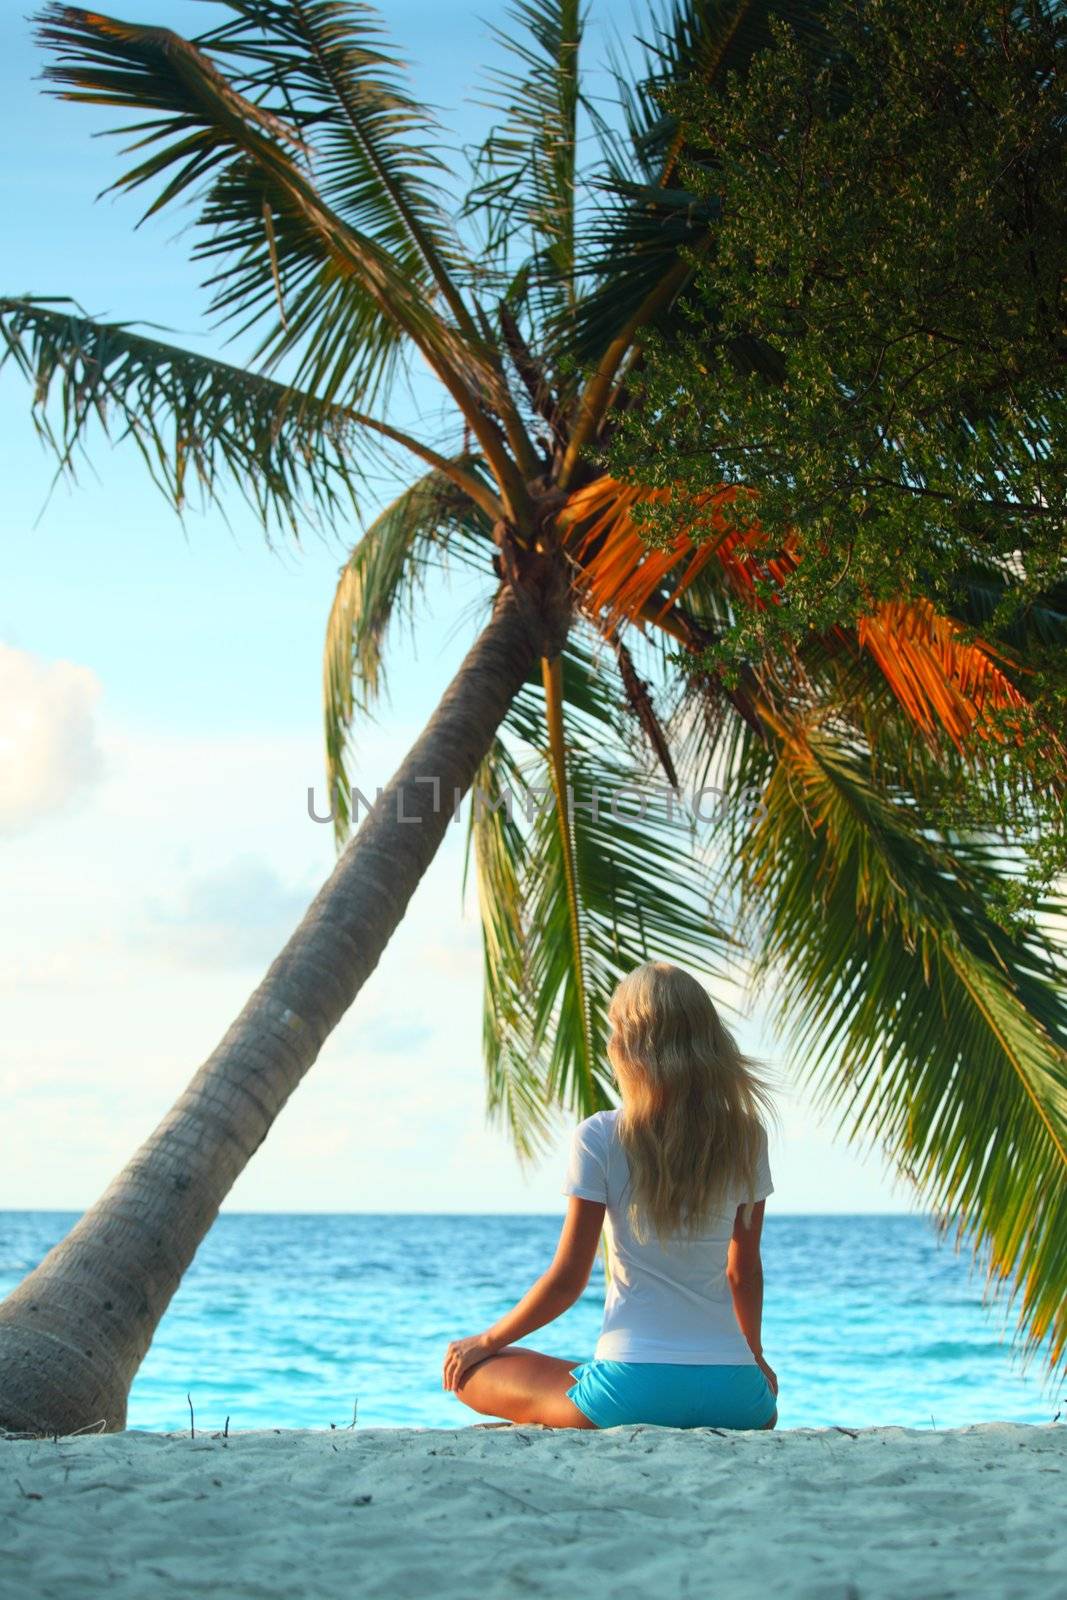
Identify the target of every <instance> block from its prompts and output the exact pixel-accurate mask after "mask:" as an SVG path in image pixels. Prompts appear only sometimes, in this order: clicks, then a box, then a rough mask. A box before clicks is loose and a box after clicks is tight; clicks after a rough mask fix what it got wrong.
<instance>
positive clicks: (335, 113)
mask: <svg viewBox="0 0 1067 1600" xmlns="http://www.w3.org/2000/svg"><path fill="white" fill-rule="evenodd" d="M240 9H241V13H242V14H241V19H240V21H238V22H234V23H231V24H228V25H226V26H225V27H224V28H223V29H222V30H220V34H219V36H216V35H215V34H207V35H205V36H204V38H203V39H201V40H188V39H184V38H182V37H181V36H180V35H178V34H175V33H173V32H172V31H170V30H169V29H161V28H150V27H140V26H137V25H135V24H132V23H124V22H120V21H118V20H117V19H115V18H111V17H106V16H102V15H100V14H99V13H97V12H89V11H85V10H82V9H81V8H80V7H76V6H68V5H61V4H51V5H49V6H47V7H46V8H45V10H44V11H43V13H42V14H41V20H40V23H39V27H38V38H39V40H40V42H41V43H42V44H44V45H45V46H46V47H48V48H49V49H50V50H51V51H52V52H53V54H54V56H55V62H54V64H53V65H51V66H49V67H48V68H46V70H45V77H46V78H47V79H48V80H49V81H50V82H52V83H55V84H58V85H61V86H62V88H60V89H59V90H57V92H58V93H60V94H62V95H65V96H66V97H67V98H70V99H74V100H79V101H84V102H87V103H89V104H94V105H114V106H123V107H129V108H132V109H133V110H135V111H137V112H139V113H141V116H142V120H141V121H139V122H137V123H135V124H133V125H131V126H129V127H127V128H124V129H118V130H115V131H117V132H122V133H132V134H134V135H135V136H136V137H135V139H134V142H133V144H132V145H130V146H128V147H127V148H128V149H136V150H144V149H145V148H149V149H150V150H151V153H150V154H149V155H147V156H145V157H144V159H142V160H141V161H140V162H139V163H138V164H137V165H136V166H134V167H133V168H131V169H130V170H128V171H127V172H125V173H124V174H123V175H122V176H121V177H120V178H119V179H118V180H117V182H116V184H114V185H113V186H112V187H114V188H120V189H134V188H138V187H140V186H141V185H143V184H146V183H149V182H153V181H157V180H159V181H161V182H162V187H161V188H160V189H158V191H157V193H156V195H155V197H154V199H153V201H152V202H151V204H150V206H149V211H148V213H147V214H151V213H152V212H154V211H157V210H159V209H160V208H162V207H163V206H166V205H169V204H173V203H174V202H175V201H176V200H178V199H180V198H190V197H192V198H194V199H195V200H198V201H199V209H198V216H197V222H198V225H199V226H200V228H201V229H204V230H206V232H207V237H206V238H204V239H202V240H201V242H200V243H199V244H198V245H197V246H196V247H195V249H194V252H193V253H194V257H195V258H196V259H203V260H211V261H213V262H214V263H215V270H214V272H213V274H212V276H211V277H210V278H209V280H208V283H209V286H210V287H211V288H212V290H213V301H212V304H213V307H214V309H215V311H216V312H217V314H218V315H219V316H220V317H222V318H225V319H233V318H241V319H243V321H242V322H241V324H240V327H239V329H238V331H239V332H240V331H243V330H244V329H246V328H248V327H250V326H253V325H259V324H262V322H263V319H264V318H265V317H268V318H269V319H270V322H269V326H268V328H267V331H266V333H265V334H264V336H263V339H262V341H261V344H260V346H259V347H258V349H257V351H256V355H255V358H254V359H259V358H260V357H262V358H264V359H266V360H268V361H271V360H273V361H276V360H278V359H279V358H280V357H281V356H282V355H283V354H285V353H287V352H289V351H291V350H293V349H294V348H295V347H298V346H299V347H300V348H301V349H302V350H303V356H302V358H301V360H300V362H299V365H298V367H297V370H296V372H295V374H294V381H295V382H297V383H301V384H303V385H305V386H307V387H311V388H314V389H315V390H316V392H317V393H319V394H320V395H321V396H322V397H323V398H324V399H327V400H336V399H338V398H343V399H345V400H348V401H351V402H352V403H359V402H360V397H365V396H366V395H367V394H368V393H370V392H372V391H373V390H374V389H376V388H377V387H378V386H379V385H380V383H381V382H382V381H383V377H384V375H385V374H387V373H388V372H389V371H390V370H391V361H392V359H393V358H394V357H395V356H396V355H397V354H398V353H399V352H400V350H401V349H402V348H403V345H404V342H405V340H411V341H413V342H414V344H415V345H416V346H417V347H418V348H419V349H420V350H421V351H422V353H423V355H424V356H426V358H427V359H428V360H429V361H430V362H431V365H433V366H434V367H435V370H437V371H438V373H439V375H441V376H442V377H446V378H447V380H448V381H449V382H450V383H451V385H452V387H453V390H454V391H458V390H461V389H463V388H464V387H468V388H469V387H476V386H477V385H478V383H479V382H480V380H481V377H482V376H483V374H482V373H481V372H480V371H479V363H478V360H477V356H476V354H475V353H474V352H473V351H472V350H471V349H470V348H469V347H468V346H467V344H466V342H465V340H464V339H462V338H461V337H460V335H459V333H458V332H457V330H456V329H455V328H454V327H453V326H450V325H449V324H447V323H446V322H445V321H444V320H443V319H442V317H441V316H440V315H439V313H438V311H437V309H436V308H435V306H434V304H433V291H434V290H435V289H436V285H435V283H434V281H433V278H432V274H431V272H430V270H429V266H428V263H427V259H426V254H425V246H424V240H423V239H422V238H421V236H420V237H416V236H415V235H413V233H412V230H411V225H410V224H411V220H412V218H414V219H416V220H417V221H419V222H424V223H425V226H426V229H427V230H429V228H430V213H431V210H432V206H433V200H432V196H431V193H430V190H429V188H428V186H426V185H422V186H421V187H420V186H419V185H418V184H417V183H416V182H415V180H414V179H412V180H411V181H406V180H402V179H401V178H400V175H399V174H400V166H401V164H402V163H404V162H407V161H409V160H415V159H418V158H417V156H416V151H417V146H418V138H417V132H416V130H417V127H418V125H419V122H420V115H421V114H420V112H419V110H418V108H416V107H415V106H414V104H413V103H412V102H410V101H407V100H405V99H404V98H403V97H402V96H401V95H400V94H399V91H398V89H397V86H396V84H395V81H394V79H395V70H394V69H395V63H394V62H392V61H391V60H390V59H389V58H387V57H386V56H385V55H384V53H383V52H382V51H381V50H378V49H376V48H375V46H376V42H377V36H376V32H375V28H374V25H373V24H372V23H370V22H369V20H368V16H369V14H368V13H367V12H365V11H364V10H362V8H356V7H351V8H349V7H346V8H344V10H343V12H342V11H336V12H335V16H334V18H333V20H332V22H331V21H330V19H329V18H328V17H327V16H325V15H324V14H323V13H322V9H321V7H319V6H314V5H309V6H305V7H303V8H298V7H293V6H289V5H280V4H275V3H273V0H247V3H244V4H242V5H241V7H240ZM327 10H329V8H327ZM298 12H299V15H300V17H301V18H302V19H303V21H304V23H305V24H307V22H308V18H309V17H310V15H311V13H312V12H314V13H315V14H316V20H317V22H318V25H319V28H320V32H321V33H322V34H323V36H324V38H326V43H325V44H324V46H323V54H321V55H319V56H318V57H314V58H312V55H311V54H310V53H309V52H308V51H307V50H306V49H304V48H301V49H295V48H294V45H295V44H296V43H297V41H296V40H295V39H294V28H295V27H296V25H297V16H298ZM209 47H217V48H218V49H219V50H220V51H225V52H226V53H228V54H229V56H230V58H231V59H232V60H233V61H234V62H235V63H236V68H237V70H236V73H235V77H234V79H233V80H232V81H231V79H230V78H228V77H227V76H226V75H225V74H224V73H223V72H222V71H221V70H220V69H219V67H218V66H217V65H216V64H215V61H214V60H213V59H212V57H211V55H209V54H208V49H209ZM297 62H299V63H300V65H299V67H297V65H296V63H297ZM282 67H286V68H287V69H292V77H291V79H290V78H289V77H287V76H286V74H285V73H284V72H282V70H281V69H282ZM331 69H332V71H333V75H334V78H337V79H341V80H342V81H343V83H344V87H345V88H346V89H347V90H348V91H349V100H348V101H347V102H346V103H345V104H346V105H348V104H350V102H351V98H352V95H353V94H356V95H357V98H359V99H360V101H361V108H362V113H363V118H362V122H361V125H360V133H361V135H362V144H361V143H360V140H359V139H357V138H356V136H355V133H354V131H353V129H352V127H351V125H350V124H349V123H347V122H346V121H345V110H344V107H341V108H339V107H338V102H337V87H336V84H335V83H334V82H333V81H332V80H331ZM345 74H346V75H347V76H344V75H345ZM242 88H244V89H246V90H247V91H248V92H247V93H242V92H241V90H242ZM329 94H332V95H333V96H334V98H333V100H332V101H330V100H328V98H327V97H328V95H329ZM256 95H259V96H260V98H259V99H256V98H255V96H256ZM322 122H325V126H324V127H323V128H322V129H321V132H322V134H323V138H324V150H323V152H322V165H323V168H324V172H323V179H322V183H323V187H322V188H320V187H319V186H318V183H317V181H316V180H317V177H318V165H319V152H318V151H317V150H316V149H315V148H314V147H313V146H312V144H311V143H309V136H312V137H315V136H317V131H318V125H319V124H320V123H322ZM346 136H347V142H346ZM357 147H358V148H357ZM420 165H422V166H423V167H425V165H426V157H425V154H423V155H422V156H421V160H420ZM397 184H400V185H401V189H402V193H403V196H404V197H405V199H406V200H407V201H408V209H407V212H406V213H403V212H402V208H401V207H400V206H399V205H398V196H397V191H396V186H397ZM328 196H329V197H328ZM331 200H332V201H333V203H332V204H331ZM338 205H341V206H342V207H343V213H342V211H341V210H338V209H337V208H336V207H337V206H338ZM327 330H328V331H327ZM454 397H455V394H454ZM473 409H475V408H473V407H472V410H473Z"/></svg>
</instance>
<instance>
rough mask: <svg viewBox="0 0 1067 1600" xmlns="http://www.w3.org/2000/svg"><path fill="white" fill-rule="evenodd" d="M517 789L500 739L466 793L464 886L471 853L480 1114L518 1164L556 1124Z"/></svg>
mask: <svg viewBox="0 0 1067 1600" xmlns="http://www.w3.org/2000/svg"><path fill="white" fill-rule="evenodd" d="M522 792H523V777H522V772H521V769H520V767H519V764H518V762H517V761H516V759H515V757H514V756H513V754H512V753H511V751H510V750H509V748H508V746H507V744H506V743H505V742H504V740H503V739H501V738H500V737H499V735H498V736H497V737H496V738H495V739H494V741H493V746H492V749H491V750H490V751H489V754H488V755H487V756H486V758H485V761H484V762H483V763H482V765H481V767H480V768H479V771H478V774H477V776H476V778H475V782H474V785H473V788H472V804H471V810H470V815H469V823H468V830H467V852H466V859H465V864H464V874H463V884H464V890H465V889H466V883H467V874H468V869H469V866H470V861H471V856H472V853H473V857H474V861H475V866H476V875H477V886H478V904H479V911H480V915H481V923H482V947H483V952H484V959H485V969H484V971H485V977H484V983H483V1022H482V1045H483V1055H484V1061H485V1082H486V1114H487V1118H488V1120H489V1121H490V1122H495V1123H497V1124H499V1125H501V1126H503V1127H504V1128H505V1130H506V1131H507V1133H508V1136H509V1138H510V1140H511V1143H512V1147H513V1148H514V1150H515V1152H516V1154H517V1156H518V1158H519V1161H520V1164H522V1165H523V1166H526V1165H528V1164H529V1163H531V1162H533V1161H534V1160H535V1159H536V1158H537V1157H538V1156H539V1155H541V1154H543V1152H544V1151H545V1149H546V1147H547V1145H548V1144H549V1142H550V1139H551V1135H552V1133H553V1131H554V1126H555V1124H556V1122H557V1121H558V1119H559V1107H558V1106H557V1105H555V1104H554V1103H553V1101H552V1100H551V1098H550V1097H549V1096H548V1094H547V1085H546V1080H545V1076H544V1074H543V1073H542V1072H541V1071H540V1070H539V1062H538V1059H537V1054H536V1052H535V1051H531V1049H530V1046H529V1041H530V1036H531V1031H532V1029H531V1018H530V990H529V982H528V974H527V966H526V960H527V958H526V940H525V923H524V918H523V885H524V883H526V882H527V881H528V879H529V875H530V860H529V843H528V839H527V836H526V834H525V833H524V832H523V830H522V828H521V827H520V825H519V823H518V822H517V821H516V819H515V815H514V808H513V805H512V804H509V800H508V796H509V795H510V796H518V795H521V794H522Z"/></svg>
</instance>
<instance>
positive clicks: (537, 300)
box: [464, 0, 586, 311]
mask: <svg viewBox="0 0 1067 1600" xmlns="http://www.w3.org/2000/svg"><path fill="white" fill-rule="evenodd" d="M508 14H509V16H510V18H511V20H512V22H513V23H514V24H516V25H517V26H518V27H519V28H520V29H521V30H522V32H521V33H519V34H515V33H509V32H507V31H505V30H504V29H502V28H498V27H494V28H493V29H492V32H493V35H494V37H495V38H496V40H497V41H498V42H499V43H500V44H501V45H502V46H503V47H504V48H505V49H506V50H507V51H508V53H509V55H510V56H511V58H512V59H513V60H514V61H515V62H516V63H517V70H515V71H498V72H496V73H495V74H494V75H493V79H492V91H491V95H492V97H491V100H490V105H491V107H492V108H493V109H494V110H495V111H497V112H498V113H499V114H500V116H501V121H500V123H499V124H498V125H497V126H495V127H494V128H493V129H492V131H491V133H490V134H489V136H488V138H487V139H486V140H485V142H484V144H483V145H482V146H481V148H480V150H479V151H478V152H477V155H476V159H475V182H474V185H473V187H472V188H471V190H470V192H469V194H468V197H467V200H466V201H465V204H464V213H465V214H466V215H475V216H477V215H479V214H481V215H482V216H483V217H484V218H485V220H486V222H487V238H486V246H487V248H486V258H487V260H488V261H490V262H494V263H497V264H498V266H497V270H498V271H500V272H501V274H502V278H501V287H503V284H504V283H506V282H509V281H510V279H511V272H510V270H509V268H508V263H509V261H510V260H511V255H512V250H513V248H516V247H517V248H518V250H519V252H520V254H521V256H522V259H523V262H524V266H523V274H524V283H525V287H526V292H527V293H528V294H530V295H531V297H532V299H533V301H534V305H535V308H536V310H538V311H544V310H545V309H548V308H552V307H557V306H563V307H565V306H567V305H570V304H572V303H573V298H574V292H575V269H576V264H577V263H576V207H577V204H578V194H577V181H578V179H577V148H578V113H579V108H580V107H582V106H585V105H586V102H585V99H584V97H583V95H582V92H581V78H580V74H579V53H580V49H581V42H582V33H583V30H584V17H583V15H582V10H581V6H580V4H579V0H515V3H514V4H513V5H511V6H510V7H509V12H508Z"/></svg>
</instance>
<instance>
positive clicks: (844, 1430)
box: [834, 1422, 859, 1439]
mask: <svg viewBox="0 0 1067 1600" xmlns="http://www.w3.org/2000/svg"><path fill="white" fill-rule="evenodd" d="M834 1428H835V1429H836V1430H837V1432H838V1433H847V1434H848V1436H849V1438H850V1439H858V1438H859V1434H858V1433H853V1431H852V1429H851V1428H842V1427H839V1426H838V1424H837V1423H836V1422H835V1423H834Z"/></svg>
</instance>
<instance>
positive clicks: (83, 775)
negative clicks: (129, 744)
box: [0, 644, 104, 834]
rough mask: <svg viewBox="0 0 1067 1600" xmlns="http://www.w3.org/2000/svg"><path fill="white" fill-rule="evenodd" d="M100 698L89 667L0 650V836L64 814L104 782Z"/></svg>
mask: <svg viewBox="0 0 1067 1600" xmlns="http://www.w3.org/2000/svg"><path fill="white" fill-rule="evenodd" d="M99 697H100V680H99V679H98V678H97V676H96V674H95V673H94V672H92V671H90V669H89V668H88V667H81V666H78V665H76V664H75V663H74V662H72V661H46V660H44V659H42V658H41V657H39V656H35V655H31V654H29V652H28V651H25V650H18V649H16V648H15V647H14V646H12V645H7V644H0V771H2V773H3V782H2V783H0V834H4V833H7V834H11V833H20V832H22V831H24V830H25V829H27V828H29V827H32V826H33V825H34V824H35V823H37V822H39V821H41V820H43V819H44V818H45V817H49V816H54V815H55V814H56V813H57V812H60V811H64V810H66V809H67V808H68V807H69V806H71V805H72V804H73V803H74V802H75V801H76V800H77V799H78V798H79V797H80V796H81V795H82V794H83V793H84V792H85V791H86V790H87V789H89V788H91V787H92V786H93V784H95V782H96V780H97V779H98V778H99V777H100V776H101V774H102V772H103V767H104V763H103V756H102V753H101V750H100V746H99V743H98V740H97V728H96V719H95V708H96V702H97V700H98V699H99Z"/></svg>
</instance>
